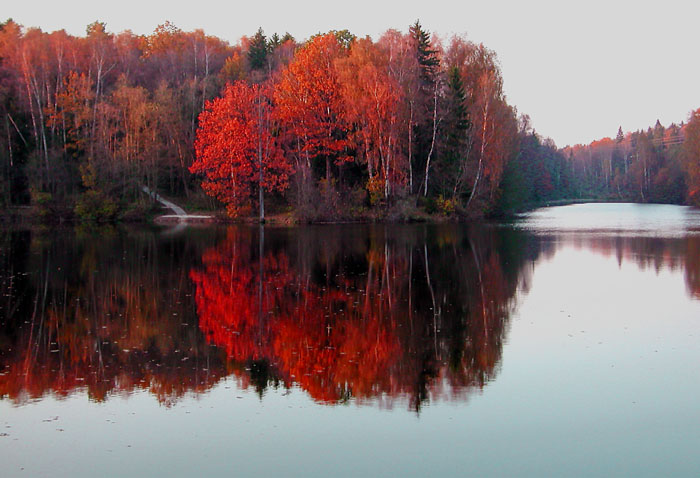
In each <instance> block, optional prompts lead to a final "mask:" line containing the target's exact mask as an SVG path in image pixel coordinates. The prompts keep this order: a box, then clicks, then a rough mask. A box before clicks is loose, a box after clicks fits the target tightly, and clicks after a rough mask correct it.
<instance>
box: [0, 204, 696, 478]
mask: <svg viewBox="0 0 700 478" xmlns="http://www.w3.org/2000/svg"><path fill="white" fill-rule="evenodd" d="M698 231H700V216H699V215H698V211H697V210H693V209H689V208H681V207H676V206H635V205H581V206H569V207H562V208H551V209H543V210H539V211H537V212H535V213H533V214H530V215H528V216H526V217H524V218H522V219H521V220H519V221H517V222H516V223H515V224H511V225H484V226H464V225H440V226H427V225H417V226H323V227H300V228H269V227H266V228H265V229H264V230H262V229H260V228H258V227H232V228H228V229H217V228H211V229H187V230H184V231H181V230H180V231H168V230H162V229H99V230H86V229H78V230H74V229H70V230H68V229H66V230H31V231H28V230H4V231H2V232H0V475H2V476H187V475H189V476H200V475H201V476H221V475H225V476H231V475H233V476H253V475H257V476H465V475H467V476H469V475H473V476H543V475H554V476H572V475H578V476H581V475H583V476H614V475H618V476H619V475H624V476H670V475H675V476H692V475H694V474H695V473H696V472H697V471H698V470H700V455H699V454H698V453H697V450H698V447H699V446H700V407H698V405H697V403H698V402H697V400H698V396H700V346H699V345H698V340H699V339H700V300H699V299H700V232H698Z"/></svg>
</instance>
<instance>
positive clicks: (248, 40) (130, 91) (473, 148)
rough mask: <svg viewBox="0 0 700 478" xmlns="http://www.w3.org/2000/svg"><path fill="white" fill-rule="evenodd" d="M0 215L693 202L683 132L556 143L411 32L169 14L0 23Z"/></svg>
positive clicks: (698, 185) (369, 213)
mask: <svg viewBox="0 0 700 478" xmlns="http://www.w3.org/2000/svg"><path fill="white" fill-rule="evenodd" d="M0 117H1V118H0V130H1V131H0V133H1V134H0V211H2V212H3V214H0V215H3V216H12V215H13V214H17V213H18V211H25V212H24V214H25V215H31V216H38V217H39V218H40V219H42V220H44V221H64V220H66V221H71V220H84V221H98V222H103V221H115V220H122V221H142V220H144V219H145V218H148V217H149V215H151V214H153V212H154V208H155V205H154V204H153V203H152V200H151V198H150V197H149V196H147V195H146V194H144V193H143V191H142V188H143V187H144V186H146V187H148V188H150V189H151V190H155V191H158V192H159V193H160V194H162V195H164V196H166V197H169V198H172V199H173V200H175V201H176V202H178V203H179V204H182V205H183V206H185V207H186V208H187V209H188V210H194V211H211V212H213V213H215V214H216V215H217V216H219V217H223V216H226V217H228V218H232V219H249V218H259V219H263V218H264V217H266V214H267V216H268V217H269V216H274V215H278V216H282V217H287V218H290V219H291V220H293V221H295V222H320V221H342V220H390V221H406V220H425V219H426V218H428V217H431V216H434V217H447V218H454V219H459V218H465V219H468V218H479V217H484V216H497V215H505V214H509V213H512V212H516V211H521V210H525V209H528V208H531V207H535V206H539V205H543V204H553V203H556V202H566V201H584V200H607V201H634V202H664V203H676V204H698V203H700V110H697V111H695V112H693V113H691V114H690V115H689V117H688V119H687V122H682V123H680V124H672V125H670V126H668V127H664V126H662V125H661V124H660V123H659V122H658V121H657V123H656V125H655V126H653V127H650V128H649V129H648V130H647V131H635V132H624V131H623V130H622V127H621V128H620V129H619V130H618V132H617V135H616V136H615V138H603V139H601V140H598V141H594V142H593V143H591V144H589V145H576V146H567V147H565V148H558V147H557V146H556V144H554V142H553V141H552V140H550V139H548V138H546V137H543V136H540V135H539V134H538V133H537V132H535V131H534V130H533V129H532V127H531V125H530V120H529V118H528V116H527V115H526V114H523V113H520V112H518V111H517V110H516V108H515V107H514V106H512V105H510V104H508V101H507V98H506V96H505V94H504V92H503V78H502V75H501V70H500V66H499V62H498V58H497V56H496V53H495V52H494V51H492V50H490V49H488V48H487V47H486V46H484V45H483V44H477V43H474V42H472V41H468V40H467V39H465V38H463V37H459V36H455V37H451V38H449V39H444V38H441V37H439V36H438V35H435V34H433V35H431V33H430V32H429V31H427V30H426V29H425V28H424V27H423V26H422V25H421V24H420V23H419V22H418V21H416V23H414V24H413V25H411V26H410V27H408V29H407V31H406V32H405V33H404V32H399V31H397V30H387V31H386V32H385V33H384V34H383V35H382V36H381V37H380V38H378V39H377V40H376V41H375V40H373V39H371V38H370V37H364V38H360V37H356V36H355V35H353V34H352V33H351V32H349V31H347V30H343V31H331V32H328V33H325V34H321V33H319V34H318V35H315V36H313V37H311V38H309V39H307V40H305V41H298V40H297V39H295V38H294V37H293V36H292V35H290V34H289V33H285V34H284V35H283V36H280V35H278V34H273V35H271V36H269V37H268V36H266V35H265V33H264V32H263V30H262V29H258V31H257V32H256V33H254V34H253V35H251V36H246V37H243V38H241V40H240V41H239V42H238V43H237V44H235V45H231V44H229V43H228V42H226V41H223V40H221V39H219V38H216V37H213V36H209V35H206V34H205V33H204V32H203V31H202V30H196V31H193V32H185V31H182V30H180V29H179V28H177V27H176V26H174V25H172V24H170V23H168V22H166V23H165V24H163V25H160V26H158V27H157V28H156V29H155V31H154V32H153V33H152V34H150V35H136V34H134V33H132V32H130V31H124V32H121V33H118V34H115V33H111V32H109V31H108V30H107V26H106V25H105V24H104V23H100V22H95V23H92V24H90V25H88V27H87V29H86V34H85V36H82V37H78V36H72V35H69V34H68V33H66V32H65V31H63V30H60V31H55V32H51V33H47V32H43V31H41V30H40V29H38V28H24V27H23V26H21V25H19V24H17V23H15V22H14V21H12V20H7V21H6V22H4V23H2V24H0Z"/></svg>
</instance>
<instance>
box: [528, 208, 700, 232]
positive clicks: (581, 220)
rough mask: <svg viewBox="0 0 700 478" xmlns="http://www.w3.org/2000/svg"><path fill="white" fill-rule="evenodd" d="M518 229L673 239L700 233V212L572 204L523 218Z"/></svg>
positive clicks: (687, 209)
mask: <svg viewBox="0 0 700 478" xmlns="http://www.w3.org/2000/svg"><path fill="white" fill-rule="evenodd" d="M517 226H518V227H521V228H524V229H527V230H530V231H533V232H536V233H540V232H581V231H590V232H597V233H616V232H625V233H636V234H639V235H653V236H661V237H676V236H679V235H685V234H688V233H693V234H696V233H700V209H697V208H692V207H686V206H672V205H665V204H617V203H612V204H605V203H601V204H574V205H570V206H562V207H549V208H542V209H538V210H536V211H533V212H530V213H526V214H523V215H522V219H521V220H519V221H518V222H517Z"/></svg>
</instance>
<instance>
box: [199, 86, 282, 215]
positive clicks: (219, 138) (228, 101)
mask: <svg viewBox="0 0 700 478" xmlns="http://www.w3.org/2000/svg"><path fill="white" fill-rule="evenodd" d="M195 152H196V156H197V159H196V161H195V162H194V164H192V166H191V167H190V171H191V172H193V173H201V174H204V176H205V179H204V181H203V182H202V187H203V188H204V190H205V191H206V192H207V194H209V195H211V196H214V197H216V198H217V199H219V200H220V201H222V202H223V203H225V204H226V209H227V211H228V213H229V215H231V216H233V217H235V216H239V215H241V214H245V213H248V212H249V211H250V206H251V203H252V201H251V196H252V194H253V192H254V191H255V189H257V190H258V192H259V205H260V215H261V217H260V219H261V220H263V219H264V210H263V207H262V204H263V190H267V191H283V190H284V189H285V188H286V187H287V183H288V178H289V174H290V173H291V165H290V164H289V162H288V161H287V160H286V158H285V156H284V155H283V154H282V150H281V149H280V147H279V145H278V142H277V139H276V138H275V137H274V135H273V133H272V125H271V105H270V97H269V89H268V87H267V86H264V85H250V86H249V85H246V84H245V83H244V82H236V83H234V84H232V85H229V86H227V87H226V89H225V90H224V94H223V96H222V97H221V98H217V99H215V100H213V101H210V102H208V103H207V106H206V109H205V110H204V111H203V112H202V114H201V115H200V117H199V129H198V131H197V140H196V142H195Z"/></svg>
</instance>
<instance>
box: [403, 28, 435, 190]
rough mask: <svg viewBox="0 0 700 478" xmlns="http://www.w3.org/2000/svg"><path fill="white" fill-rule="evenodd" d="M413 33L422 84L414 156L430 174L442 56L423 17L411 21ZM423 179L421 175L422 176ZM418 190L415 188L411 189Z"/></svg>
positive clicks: (416, 120)
mask: <svg viewBox="0 0 700 478" xmlns="http://www.w3.org/2000/svg"><path fill="white" fill-rule="evenodd" d="M408 34H409V37H410V39H411V42H412V44H413V51H414V54H415V56H416V61H417V64H418V79H419V88H418V95H417V97H416V99H415V100H416V101H415V104H416V117H415V123H414V133H413V135H412V136H413V142H414V144H413V151H414V154H413V157H414V158H415V160H412V162H413V163H414V164H415V166H416V167H415V171H416V172H421V171H425V173H424V174H425V175H427V174H428V169H429V164H428V162H429V161H430V155H431V153H432V151H433V149H434V144H433V139H434V137H435V135H434V134H433V132H434V131H433V130H434V128H435V126H436V122H435V116H436V113H437V111H436V109H437V100H438V98H437V93H438V92H437V90H436V82H437V77H438V74H439V69H440V59H439V58H438V56H437V51H436V50H434V49H433V48H431V45H430V33H428V32H427V31H425V30H423V27H422V26H421V24H420V21H418V20H416V23H414V24H413V25H411V26H410V27H409V30H408ZM419 179H420V178H419ZM421 183H424V188H423V189H424V192H425V190H426V189H427V187H425V186H427V184H425V176H424V177H423V178H422V180H419V181H417V184H421ZM411 192H414V191H411Z"/></svg>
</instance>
